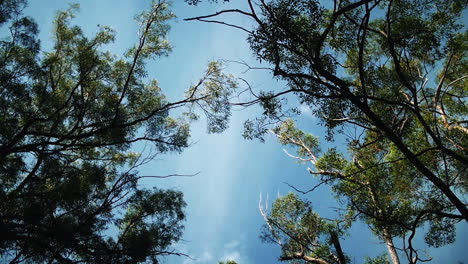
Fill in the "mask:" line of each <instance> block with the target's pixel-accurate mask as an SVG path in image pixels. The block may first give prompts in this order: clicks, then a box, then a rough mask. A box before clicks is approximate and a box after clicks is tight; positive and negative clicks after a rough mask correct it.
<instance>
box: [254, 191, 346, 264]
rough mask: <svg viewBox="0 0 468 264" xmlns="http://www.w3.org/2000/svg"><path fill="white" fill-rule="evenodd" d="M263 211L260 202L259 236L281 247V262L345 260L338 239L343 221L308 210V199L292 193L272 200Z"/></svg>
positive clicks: (342, 228) (318, 263)
mask: <svg viewBox="0 0 468 264" xmlns="http://www.w3.org/2000/svg"><path fill="white" fill-rule="evenodd" d="M260 202H261V201H260ZM267 210H268V208H265V209H264V208H263V207H262V206H261V205H260V211H261V213H262V215H263V217H264V219H265V222H266V224H265V225H264V227H263V231H262V235H261V239H262V240H263V241H264V242H267V243H275V244H278V245H279V246H280V247H281V257H280V260H281V261H292V260H296V261H297V260H298V261H302V262H300V263H317V264H329V263H338V264H345V263H348V259H347V257H346V256H345V255H344V253H343V250H342V249H341V244H340V240H339V237H340V236H342V235H343V234H344V232H345V231H346V228H347V227H348V225H347V223H346V222H345V221H343V222H345V223H341V221H331V220H326V219H323V218H321V217H320V216H319V215H318V214H317V213H315V212H313V211H312V206H311V204H310V203H309V202H306V201H303V200H300V199H299V198H298V197H297V196H296V195H295V194H293V193H289V194H288V195H286V196H284V197H280V198H278V199H276V201H275V202H274V203H273V207H272V209H271V212H270V213H267ZM294 263H296V262H294Z"/></svg>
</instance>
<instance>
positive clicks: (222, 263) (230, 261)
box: [218, 260, 237, 264]
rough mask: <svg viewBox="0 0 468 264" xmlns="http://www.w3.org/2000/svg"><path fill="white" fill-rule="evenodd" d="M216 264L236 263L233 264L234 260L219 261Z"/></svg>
mask: <svg viewBox="0 0 468 264" xmlns="http://www.w3.org/2000/svg"><path fill="white" fill-rule="evenodd" d="M218 264H237V262H235V261H234V260H228V261H226V262H223V261H220V262H218Z"/></svg>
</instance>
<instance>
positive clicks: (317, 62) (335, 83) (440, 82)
mask: <svg viewBox="0 0 468 264" xmlns="http://www.w3.org/2000/svg"><path fill="white" fill-rule="evenodd" d="M248 2H249V3H251V4H252V3H253V2H252V1H248ZM332 2H333V3H324V2H323V1H318V0H313V1H310V0H272V1H260V2H258V3H256V5H254V4H252V5H250V6H249V8H247V9H246V11H245V10H244V11H240V10H224V11H221V12H218V13H216V14H212V15H208V16H203V17H198V18H192V19H190V20H200V21H205V22H206V18H208V17H209V18H210V19H211V20H210V21H211V22H213V19H214V18H220V17H221V15H223V14H224V13H237V14H240V15H243V16H246V17H248V18H249V19H251V20H252V21H253V23H254V25H253V27H252V28H249V29H248V28H243V29H245V31H247V32H249V36H248V38H247V40H248V42H249V44H250V47H251V50H252V52H253V54H254V56H256V57H257V59H258V60H259V61H261V62H264V63H267V64H269V65H270V70H271V72H272V74H273V76H274V77H275V78H278V79H280V80H282V81H284V82H285V83H286V84H287V85H286V87H281V89H279V90H274V89H271V90H270V91H264V92H263V93H262V94H261V95H266V97H262V96H258V97H256V98H258V100H256V101H253V102H248V103H246V105H249V104H253V103H258V104H260V106H261V107H263V109H264V113H263V115H262V117H258V118H255V119H252V120H248V121H247V122H246V123H245V133H244V135H245V136H246V137H247V138H255V137H259V138H261V136H262V135H263V134H264V133H265V131H268V129H269V128H270V129H271V127H272V126H273V127H274V128H273V129H272V131H273V133H275V134H276V135H277V137H278V139H279V141H280V143H282V144H284V145H287V146H292V147H294V148H295V149H296V150H297V156H294V155H291V156H294V157H295V158H297V159H298V160H300V161H302V162H310V163H311V164H312V168H311V169H310V170H309V171H310V172H311V173H312V174H314V175H317V176H318V178H319V180H320V184H322V183H327V184H330V185H331V187H332V190H333V191H334V193H335V195H336V196H337V197H338V198H339V199H340V200H341V201H342V202H344V204H345V206H346V207H347V208H351V209H352V211H355V212H357V213H359V215H360V218H361V219H362V220H364V221H365V222H366V223H367V224H368V225H369V227H370V228H371V229H372V230H373V231H374V233H375V234H377V235H378V236H379V237H381V238H382V239H383V240H384V241H385V242H386V244H387V245H389V246H388V248H389V251H390V253H391V255H392V252H391V251H392V249H391V248H392V247H393V246H392V243H391V242H392V240H393V239H396V238H402V239H405V241H404V242H405V244H403V245H405V248H404V250H405V255H406V257H407V259H408V262H410V263H416V262H420V261H421V262H422V261H423V260H424V259H423V257H422V256H420V255H418V254H417V251H416V249H414V248H413V247H412V239H413V238H414V236H415V234H416V231H417V230H419V228H420V227H421V226H423V225H425V224H427V225H428V226H429V232H428V233H427V234H426V242H427V243H428V245H429V246H442V245H445V244H447V243H453V242H454V241H455V237H454V234H455V227H454V224H455V223H456V222H460V221H462V220H465V221H468V208H467V206H466V203H465V202H464V201H463V197H464V196H465V195H466V191H467V190H468V187H467V182H468V178H467V177H468V173H467V171H468V151H467V148H466V146H468V127H467V126H466V124H467V120H466V116H467V111H468V108H467V98H468V97H467V96H468V94H467V92H468V90H467V87H468V86H467V80H468V78H467V75H466V72H467V50H468V49H467V48H468V47H467V41H466V40H467V31H466V25H464V22H465V21H466V17H465V15H466V8H467V6H468V1H466V0H455V1H445V0H398V1H386V0H384V1H377V0H369V1H332ZM215 22H220V21H215ZM252 93H253V95H254V96H257V94H259V93H257V92H256V91H253V92H252ZM292 95H297V99H298V101H299V102H300V103H302V104H305V105H306V106H307V107H309V108H310V109H313V113H314V114H315V116H316V117H317V118H318V119H319V121H320V123H322V124H324V125H325V127H326V128H327V129H328V134H327V137H326V139H327V140H331V139H333V137H334V136H335V135H336V134H340V135H342V136H346V137H347V139H348V146H347V147H348V148H347V149H348V153H345V154H342V153H340V152H339V151H337V149H329V150H326V151H324V152H323V153H321V150H320V148H319V146H320V144H319V143H318V140H317V139H316V138H315V137H314V136H312V135H309V134H308V133H306V132H302V131H300V130H299V129H297V128H296V127H295V126H294V123H293V122H292V121H291V120H285V119H284V116H285V115H284V110H282V109H280V108H279V107H278V106H280V103H279V102H281V98H283V97H288V99H289V98H291V97H292ZM271 99H274V100H271ZM350 131H354V133H353V132H350ZM344 132H346V133H344ZM288 154H289V153H288ZM285 213H286V212H285ZM277 217H278V216H277ZM296 220H297V221H299V222H295V221H296ZM291 221H293V222H294V223H296V224H299V223H300V220H299V219H295V220H294V219H291ZM267 222H268V221H267ZM291 225H292V224H291ZM292 231H294V232H296V231H297V230H292ZM294 232H293V233H292V234H290V236H294ZM298 232H299V231H298ZM282 248H284V246H282ZM286 249H287V247H286ZM294 249H295V250H297V248H294ZM393 251H394V252H395V247H393ZM394 255H395V254H393V256H394ZM396 255H397V254H396ZM393 256H392V261H394V262H398V261H397V260H396V259H395V258H394V257H393ZM376 261H377V262H381V261H380V260H376Z"/></svg>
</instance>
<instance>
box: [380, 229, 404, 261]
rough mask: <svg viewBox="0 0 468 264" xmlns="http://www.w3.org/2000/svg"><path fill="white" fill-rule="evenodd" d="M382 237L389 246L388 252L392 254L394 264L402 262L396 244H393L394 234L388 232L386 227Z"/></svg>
mask: <svg viewBox="0 0 468 264" xmlns="http://www.w3.org/2000/svg"><path fill="white" fill-rule="evenodd" d="M382 237H383V240H384V241H385V245H386V246H387V249H388V254H390V257H391V259H392V263H393V264H400V259H399V258H398V253H397V251H396V248H395V245H393V239H392V236H391V235H390V234H389V233H388V230H387V228H385V227H384V228H383V229H382Z"/></svg>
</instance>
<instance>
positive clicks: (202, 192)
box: [26, 0, 468, 264]
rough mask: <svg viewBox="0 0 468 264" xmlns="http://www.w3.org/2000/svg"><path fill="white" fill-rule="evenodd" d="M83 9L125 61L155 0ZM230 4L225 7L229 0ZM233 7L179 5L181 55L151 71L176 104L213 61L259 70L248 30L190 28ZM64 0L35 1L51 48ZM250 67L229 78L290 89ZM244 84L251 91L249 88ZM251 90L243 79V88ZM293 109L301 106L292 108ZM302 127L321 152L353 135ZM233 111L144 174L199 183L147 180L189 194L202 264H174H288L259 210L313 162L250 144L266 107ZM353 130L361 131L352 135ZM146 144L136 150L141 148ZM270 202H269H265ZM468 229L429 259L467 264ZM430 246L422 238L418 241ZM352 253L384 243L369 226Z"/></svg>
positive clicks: (187, 238)
mask: <svg viewBox="0 0 468 264" xmlns="http://www.w3.org/2000/svg"><path fill="white" fill-rule="evenodd" d="M75 2H79V3H80V6H81V11H80V13H79V14H77V17H76V18H75V20H74V23H76V24H78V25H80V26H81V27H82V28H83V30H84V31H85V33H86V34H89V35H91V34H93V32H95V31H96V29H97V25H98V24H101V25H107V26H110V27H112V28H113V29H115V30H116V32H117V37H116V41H115V43H114V44H112V45H110V46H108V47H109V49H110V50H111V52H113V53H115V54H117V55H121V54H122V53H123V52H124V51H125V49H126V48H128V47H130V46H131V45H132V44H133V43H134V42H135V41H136V40H137V27H138V25H137V24H136V22H134V20H133V17H134V15H135V14H138V13H140V12H141V11H142V10H143V9H144V8H146V7H147V6H148V4H149V1H148V0H133V1H130V0H99V1H96V0H82V1H75ZM221 2H222V1H221ZM232 2H234V3H228V4H223V3H218V4H207V3H203V4H201V5H199V6H198V7H194V6H189V5H188V4H186V3H185V2H184V1H182V0H176V1H174V4H173V7H172V8H173V11H174V12H175V14H176V15H177V16H178V18H177V19H176V20H175V21H173V22H172V23H171V25H172V29H171V32H170V34H169V41H170V42H171V44H172V45H173V52H172V53H171V54H170V55H169V56H168V57H164V58H160V59H158V60H157V61H154V62H151V63H149V64H148V73H149V75H150V76H151V77H152V78H156V79H158V81H159V82H160V86H161V88H162V91H163V93H165V94H166V95H167V96H168V98H169V99H171V100H176V99H178V98H181V97H182V95H183V92H184V90H185V89H187V88H188V87H189V86H190V85H191V84H194V83H196V82H197V81H198V78H200V77H201V74H202V72H203V71H204V69H205V68H206V66H207V64H208V62H209V61H212V60H219V59H224V60H229V61H245V62H247V63H249V64H250V65H257V66H258V65H260V64H259V63H258V62H257V61H255V59H254V58H253V57H252V56H251V52H250V50H249V46H248V44H247V42H246V41H245V39H246V37H247V36H246V34H245V33H244V32H242V31H240V30H236V29H233V28H228V27H225V26H222V25H215V24H204V23H201V22H186V21H183V18H187V17H192V16H196V15H201V14H208V13H212V12H214V11H216V10H219V9H222V8H242V7H243V3H242V2H243V1H241V0H237V1H232ZM67 5H68V4H67V1H63V0H30V3H29V7H28V9H27V10H26V13H27V14H29V15H31V16H33V17H34V18H35V19H36V21H37V22H38V24H39V27H40V30H41V33H40V38H41V41H42V47H43V49H44V50H47V49H48V48H50V45H51V41H50V39H51V37H52V36H51V22H52V19H53V16H54V14H55V11H56V10H58V9H65V8H67ZM228 19H232V20H235V22H236V23H237V24H241V25H245V26H248V23H249V21H248V20H246V19H245V18H242V17H235V16H234V17H229V18H228ZM245 70H246V69H245V67H242V65H239V64H236V63H234V62H230V63H227V64H226V69H225V71H226V72H229V73H233V74H235V75H236V76H238V77H242V78H243V79H245V80H247V81H248V82H249V83H250V85H251V86H252V87H253V88H254V89H256V90H261V89H265V90H266V89H270V88H272V87H277V88H278V89H280V88H281V86H282V85H284V84H283V83H281V82H278V81H276V80H273V79H272V77H271V74H270V73H269V72H265V71H248V72H245ZM244 88H245V87H244ZM241 89H242V83H241ZM290 103H291V104H294V103H295V102H294V101H291V102H290ZM299 108H300V109H301V111H302V115H301V116H300V117H299V121H298V126H299V128H302V129H305V130H306V131H309V132H311V133H313V134H315V135H317V136H319V138H320V140H321V142H322V143H323V145H322V149H326V148H328V147H331V146H338V147H339V148H341V149H343V147H340V146H342V145H343V144H342V143H343V142H345V139H344V138H336V140H335V142H331V143H330V142H326V141H325V140H324V129H323V128H322V127H320V125H319V124H318V121H317V120H316V119H315V118H314V117H313V116H312V113H311V110H310V109H309V108H307V107H305V106H299ZM237 110H239V111H234V113H233V115H232V120H231V122H230V127H229V129H227V130H226V131H225V132H223V133H221V134H207V133H206V129H205V123H204V122H203V120H200V121H198V122H197V123H195V124H193V127H192V137H191V142H192V146H190V147H189V148H188V149H186V150H185V151H184V152H183V153H182V154H180V155H179V154H169V155H163V156H158V157H156V159H155V160H153V161H151V162H149V163H147V164H145V165H144V166H142V167H141V168H139V169H138V170H139V172H140V174H141V175H168V174H195V173H198V172H199V173H198V174H197V175H196V176H194V177H174V178H169V179H161V180H154V179H153V180H146V181H143V182H141V184H145V185H147V186H148V187H150V186H157V187H159V188H174V189H177V190H180V191H182V192H183V193H184V197H185V200H186V202H187V208H186V210H187V221H186V224H185V226H186V227H185V233H184V240H183V241H181V242H180V243H178V244H177V245H175V248H176V249H177V250H178V251H180V252H183V253H186V254H188V255H190V256H192V258H193V259H189V258H183V257H170V258H167V259H166V260H165V261H166V262H167V263H174V264H175V263H184V264H189V263H217V262H218V261H221V260H223V261H225V260H227V259H232V260H236V261H237V262H238V263H239V264H253V263H279V261H278V257H279V254H280V249H279V247H277V246H275V245H268V244H263V243H262V242H261V241H260V239H259V238H258V236H259V234H260V230H261V226H262V225H263V223H264V221H263V218H262V216H261V215H260V213H259V209H258V206H259V199H260V195H262V197H263V203H264V204H265V202H269V203H270V204H271V202H273V200H274V199H275V198H276V197H277V196H280V195H284V194H287V193H288V192H290V191H293V189H292V188H291V187H289V186H288V185H287V184H285V183H286V182H287V183H289V184H291V185H294V186H296V187H297V188H299V189H302V190H307V189H309V188H311V187H312V186H314V185H315V184H316V183H317V182H316V180H314V178H313V177H312V175H310V174H309V173H308V172H307V170H306V168H307V166H306V165H304V164H299V163H297V162H296V161H295V160H293V159H292V158H290V157H288V156H287V155H286V154H285V153H284V152H283V147H282V146H280V145H279V144H278V143H277V142H276V141H275V139H274V137H272V136H267V138H266V142H265V143H261V142H258V141H248V140H244V139H243V138H242V129H243V122H244V121H245V120H246V119H248V118H255V116H256V115H258V114H259V113H261V112H260V109H258V108H249V109H244V110H242V111H240V110H241V109H237ZM348 132H349V133H354V131H348ZM141 147H142V146H135V151H138V150H139V148H141ZM267 196H268V197H269V199H268V200H266V197H267ZM302 198H305V199H308V200H310V201H312V204H313V207H314V210H316V211H317V212H319V213H320V214H321V215H323V216H325V217H326V216H333V215H334V214H335V213H336V212H335V211H336V209H335V208H336V207H337V206H339V204H337V203H336V202H335V200H334V198H333V197H332V195H330V191H329V189H328V188H327V187H320V188H318V189H317V190H316V191H314V192H312V193H309V194H307V195H304V196H302ZM466 231H467V228H466V224H465V225H463V226H459V232H458V237H457V242H456V244H455V245H453V246H447V247H444V248H442V249H439V250H433V251H432V250H431V252H430V254H431V255H433V256H434V258H435V259H437V260H438V261H440V262H439V263H457V262H458V261H460V262H465V263H468V256H467V253H466V245H468V238H467V236H466V234H467V232H466ZM419 241H420V242H421V241H422V238H420V239H419ZM343 248H344V250H345V251H346V253H347V254H349V255H350V256H352V260H353V263H362V262H363V260H364V258H365V256H371V257H375V256H378V255H380V254H382V253H384V252H385V250H386V249H385V246H384V245H383V244H381V243H380V242H379V240H378V239H377V238H376V237H375V236H373V235H372V234H371V232H370V231H369V230H367V229H366V228H365V227H364V225H363V224H356V225H354V226H353V227H352V228H351V230H350V235H349V236H348V237H347V238H346V239H345V241H344V242H343Z"/></svg>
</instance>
